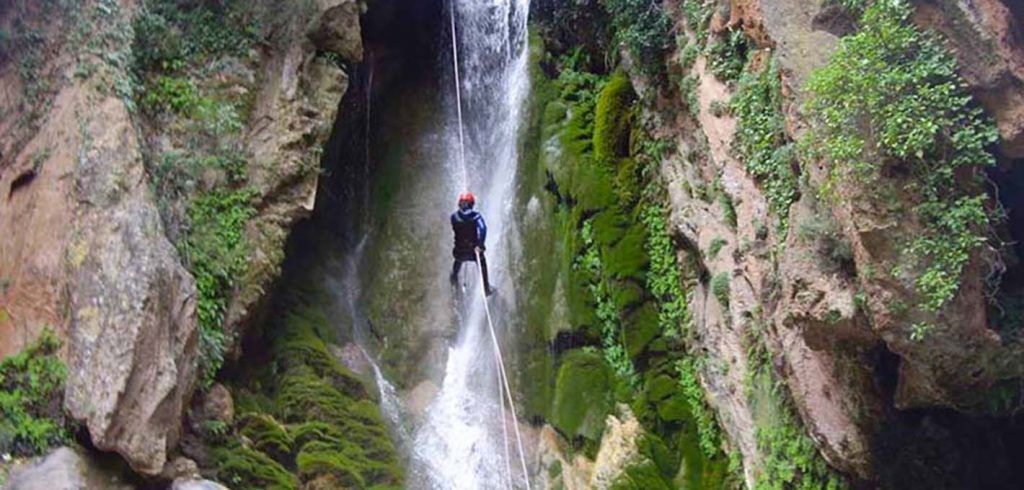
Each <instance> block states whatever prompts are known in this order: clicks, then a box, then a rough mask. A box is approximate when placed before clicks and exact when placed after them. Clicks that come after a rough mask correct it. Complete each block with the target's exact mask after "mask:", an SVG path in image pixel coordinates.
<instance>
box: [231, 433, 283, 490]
mask: <svg viewBox="0 0 1024 490" xmlns="http://www.w3.org/2000/svg"><path fill="white" fill-rule="evenodd" d="M212 455H213V457H214V459H215V460H216V461H217V478H218V479H219V480H221V481H223V482H225V483H227V484H228V485H230V486H231V488H234V489H238V490H250V489H251V490H263V489H266V490H295V489H296V488H298V483H299V482H298V480H297V479H296V478H295V476H294V475H292V474H291V473H289V472H288V470H287V469H285V468H284V467H283V466H281V465H280V464H279V463H278V462H277V461H274V460H273V459H272V458H270V457H269V456H267V455H266V454H263V453H261V452H259V451H256V450H254V449H251V448H248V447H245V446H242V445H240V444H238V443H234V444H231V445H229V446H226V447H219V448H215V449H214V450H213V452H212Z"/></svg>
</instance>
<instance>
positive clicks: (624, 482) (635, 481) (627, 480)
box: [609, 461, 673, 490]
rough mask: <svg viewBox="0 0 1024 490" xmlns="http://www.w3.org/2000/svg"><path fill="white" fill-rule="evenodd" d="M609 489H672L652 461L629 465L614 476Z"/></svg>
mask: <svg viewBox="0 0 1024 490" xmlns="http://www.w3.org/2000/svg"><path fill="white" fill-rule="evenodd" d="M609 489H611V490H673V486H672V485H670V484H669V483H668V482H666V481H665V478H664V477H663V476H662V475H661V472H660V471H659V470H658V466H657V465H656V464H654V462H652V461H643V462H642V463H639V464H635V465H633V466H630V467H628V468H626V469H625V470H623V471H622V473H621V474H620V475H619V476H618V477H617V478H615V480H614V481H613V482H612V484H611V486H610V487H609Z"/></svg>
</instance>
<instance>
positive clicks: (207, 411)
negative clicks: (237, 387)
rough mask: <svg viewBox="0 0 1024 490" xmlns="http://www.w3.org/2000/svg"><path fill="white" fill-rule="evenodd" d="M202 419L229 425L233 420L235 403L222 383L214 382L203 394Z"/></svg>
mask: <svg viewBox="0 0 1024 490" xmlns="http://www.w3.org/2000/svg"><path fill="white" fill-rule="evenodd" d="M202 403H203V419H204V420H216V421H218V422H222V423H224V424H226V425H231V424H232V423H233V422H234V420H235V403H234V401H232V399H231V392H230V391H228V389H227V388H225V387H224V385H222V384H220V383H214V384H213V386H211V387H210V390H209V391H207V392H206V393H205V394H204V395H203V402H202Z"/></svg>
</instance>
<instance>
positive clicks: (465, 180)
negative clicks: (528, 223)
mask: <svg viewBox="0 0 1024 490" xmlns="http://www.w3.org/2000/svg"><path fill="white" fill-rule="evenodd" d="M448 6H449V12H448V13H449V18H450V19H451V24H452V28H451V31H452V65H453V66H454V67H455V113H456V114H458V117H459V167H460V168H462V185H464V186H465V187H466V188H467V189H468V188H469V171H467V170H466V141H465V135H464V134H463V130H462V88H461V87H460V85H461V78H459V41H458V38H457V36H456V32H455V0H451V1H449V2H448Z"/></svg>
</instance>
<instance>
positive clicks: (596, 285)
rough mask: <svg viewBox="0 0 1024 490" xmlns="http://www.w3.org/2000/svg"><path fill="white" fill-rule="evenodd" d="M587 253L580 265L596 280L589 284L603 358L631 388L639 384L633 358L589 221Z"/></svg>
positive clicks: (584, 234) (585, 237) (583, 234)
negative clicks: (627, 350)
mask: <svg viewBox="0 0 1024 490" xmlns="http://www.w3.org/2000/svg"><path fill="white" fill-rule="evenodd" d="M580 236H581V238H582V240H583V246H584V252H583V254H582V255H581V256H580V258H579V260H578V262H577V267H578V268H582V269H583V270H585V271H586V272H587V273H588V274H589V275H590V276H591V277H592V278H593V279H592V281H591V282H590V284H589V285H588V289H589V290H590V294H591V295H592V297H593V298H594V302H595V303H596V307H595V312H596V315H597V319H598V321H599V322H600V330H601V344H602V346H603V347H604V358H605V361H606V362H608V365H609V366H611V368H612V370H613V371H614V372H615V374H616V375H617V376H619V378H620V379H622V380H624V381H626V382H628V383H629V385H630V386H631V387H634V388H635V387H636V386H637V385H638V384H639V379H638V378H637V375H636V370H635V368H634V366H633V361H632V360H630V358H629V355H628V354H627V353H626V349H625V348H624V347H623V345H622V339H621V335H622V332H621V328H620V326H619V312H618V310H617V309H616V308H615V303H614V302H613V301H612V299H611V292H610V291H609V288H608V285H607V283H606V281H605V280H604V278H603V265H602V263H601V256H600V253H599V252H598V249H597V247H596V246H595V245H594V228H593V224H592V222H591V221H590V220H587V221H585V222H584V223H583V228H582V229H581V230H580Z"/></svg>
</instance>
